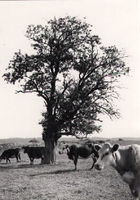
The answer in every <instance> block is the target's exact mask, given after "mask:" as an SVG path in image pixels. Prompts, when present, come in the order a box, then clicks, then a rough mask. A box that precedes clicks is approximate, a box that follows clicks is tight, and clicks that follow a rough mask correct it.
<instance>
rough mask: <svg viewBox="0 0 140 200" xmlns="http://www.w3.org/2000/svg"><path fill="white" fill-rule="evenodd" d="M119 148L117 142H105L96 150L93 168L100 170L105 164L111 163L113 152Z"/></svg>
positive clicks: (112, 161) (112, 162)
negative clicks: (95, 160) (112, 143)
mask: <svg viewBox="0 0 140 200" xmlns="http://www.w3.org/2000/svg"><path fill="white" fill-rule="evenodd" d="M118 148H119V145H118V144H114V145H113V146H112V145H111V144H109V143H105V144H104V145H103V146H102V148H101V149H100V150H99V151H98V155H99V157H98V160H97V162H96V164H95V168H96V169H97V170H102V169H103V168H104V166H106V165H113V164H114V162H115V160H114V152H116V151H117V150H118Z"/></svg>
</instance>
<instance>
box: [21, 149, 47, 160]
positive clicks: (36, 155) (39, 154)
mask: <svg viewBox="0 0 140 200" xmlns="http://www.w3.org/2000/svg"><path fill="white" fill-rule="evenodd" d="M44 148H45V147H29V146H24V147H23V150H24V153H27V155H28V157H29V159H30V164H33V162H34V159H41V163H42V161H43V159H44Z"/></svg>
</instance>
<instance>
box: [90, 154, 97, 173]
mask: <svg viewBox="0 0 140 200" xmlns="http://www.w3.org/2000/svg"><path fill="white" fill-rule="evenodd" d="M92 160H93V163H92V166H91V168H90V170H91V169H92V168H93V167H94V164H95V163H96V161H97V159H96V158H95V157H94V156H93V157H92Z"/></svg>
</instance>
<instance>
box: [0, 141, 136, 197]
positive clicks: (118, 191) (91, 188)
mask: <svg viewBox="0 0 140 200" xmlns="http://www.w3.org/2000/svg"><path fill="white" fill-rule="evenodd" d="M121 142H124V141H121ZM125 143H130V142H125ZM134 143H136V142H134ZM21 157H22V162H20V163H16V161H15V159H14V158H13V159H11V163H10V164H5V163H4V162H1V163H0V200H118V199H121V200H132V197H131V194H130V191H129V188H128V186H127V185H126V184H125V183H124V182H123V181H122V180H121V178H120V176H119V175H118V174H117V172H116V171H115V170H114V169H112V168H106V169H104V170H103V171H101V172H99V171H97V170H95V169H92V170H89V168H90V167H91V165H92V160H90V159H87V160H79V162H78V166H77V167H78V170H77V171H74V165H73V162H72V161H70V160H68V158H67V156H66V155H65V154H61V155H59V154H58V155H57V163H56V164H55V165H40V164H39V163H40V160H36V161H35V164H34V165H32V166H31V165H30V164H29V160H28V157H27V156H26V154H23V153H22V154H21Z"/></svg>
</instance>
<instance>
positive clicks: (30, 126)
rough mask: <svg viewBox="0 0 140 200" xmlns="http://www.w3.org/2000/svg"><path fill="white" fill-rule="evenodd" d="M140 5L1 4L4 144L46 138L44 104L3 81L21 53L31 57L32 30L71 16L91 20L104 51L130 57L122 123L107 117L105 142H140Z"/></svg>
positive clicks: (128, 1) (118, 0)
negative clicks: (137, 139)
mask: <svg viewBox="0 0 140 200" xmlns="http://www.w3.org/2000/svg"><path fill="white" fill-rule="evenodd" d="M139 11H140V5H139V0H79V1H78V0H63V1H62V0H61V1H60V0H50V1H49V0H48V1H0V138H9V137H40V136H41V132H42V128H41V126H40V125H38V122H39V121H40V119H41V112H42V111H43V102H42V100H41V99H40V98H39V97H36V96H35V95H31V94H15V90H16V86H11V85H9V84H6V82H4V81H3V78H2V75H3V73H4V72H5V68H6V67H7V66H8V63H9V61H10V59H12V56H13V54H14V52H15V51H17V50H19V49H21V50H22V52H30V43H29V41H28V40H27V38H26V37H25V32H26V28H27V26H28V25H29V24H45V23H46V21H48V20H49V19H51V18H53V17H54V16H56V17H64V16H66V15H71V16H77V17H79V18H81V19H82V18H83V17H86V21H87V22H88V23H90V24H92V25H93V32H94V33H95V34H98V35H99V37H100V38H101V39H102V42H103V44H104V45H116V46H117V47H118V48H119V49H123V50H124V51H125V53H126V55H128V58H127V64H128V65H129V66H130V68H131V71H130V75H129V77H127V78H124V79H122V80H121V86H122V87H123V89H121V90H120V95H121V98H120V99H119V100H118V102H117V106H118V109H120V113H121V118H120V119H115V120H113V121H111V120H110V119H108V117H104V122H103V130H102V132H101V133H100V136H101V137H140V66H139V65H140V56H138V55H139V53H140V14H139V13H140V12H139Z"/></svg>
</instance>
